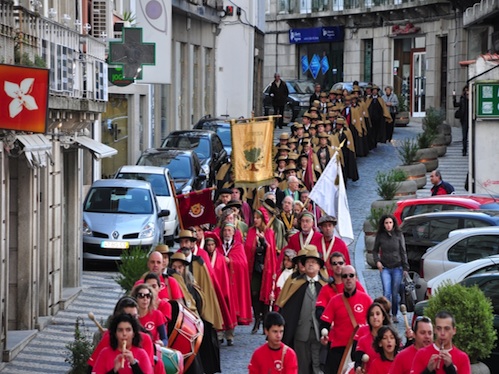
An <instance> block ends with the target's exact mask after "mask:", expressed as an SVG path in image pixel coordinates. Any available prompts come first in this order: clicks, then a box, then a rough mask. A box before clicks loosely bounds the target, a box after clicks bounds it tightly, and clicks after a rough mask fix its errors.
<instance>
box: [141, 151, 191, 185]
mask: <svg viewBox="0 0 499 374" xmlns="http://www.w3.org/2000/svg"><path fill="white" fill-rule="evenodd" d="M137 165H145V166H161V167H167V168H168V170H169V171H170V174H171V176H172V178H173V179H189V178H190V177H191V176H192V167H191V161H190V158H189V156H187V155H177V156H176V157H173V158H172V156H171V155H169V154H161V153H156V154H148V155H144V156H142V157H141V158H140V159H139V162H138V163H137Z"/></svg>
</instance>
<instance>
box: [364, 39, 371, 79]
mask: <svg viewBox="0 0 499 374" xmlns="http://www.w3.org/2000/svg"><path fill="white" fill-rule="evenodd" d="M363 43H364V78H363V80H364V82H372V80H373V40H372V39H364V40H363Z"/></svg>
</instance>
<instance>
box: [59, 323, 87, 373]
mask: <svg viewBox="0 0 499 374" xmlns="http://www.w3.org/2000/svg"><path fill="white" fill-rule="evenodd" d="M66 349H67V350H68V351H69V352H66V358H65V359H64V362H67V363H68V364H70V365H71V370H70V371H69V373H70V374H86V373H87V367H88V366H87V360H88V359H89V358H90V355H91V354H92V352H93V350H94V346H93V344H92V341H91V338H90V333H89V331H88V328H87V327H86V326H85V323H84V322H83V318H81V317H78V318H76V322H75V333H74V341H72V342H70V343H67V344H66Z"/></svg>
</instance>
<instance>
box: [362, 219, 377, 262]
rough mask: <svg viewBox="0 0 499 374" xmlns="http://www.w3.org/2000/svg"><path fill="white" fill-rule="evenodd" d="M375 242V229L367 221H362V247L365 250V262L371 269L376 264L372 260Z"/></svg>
mask: <svg viewBox="0 0 499 374" xmlns="http://www.w3.org/2000/svg"><path fill="white" fill-rule="evenodd" d="M375 240H376V228H375V227H372V225H371V223H370V221H369V220H365V221H364V245H365V250H366V262H367V264H368V265H369V266H370V267H372V268H373V269H375V268H376V264H375V263H374V260H373V248H374V241H375Z"/></svg>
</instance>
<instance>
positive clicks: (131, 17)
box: [123, 10, 136, 23]
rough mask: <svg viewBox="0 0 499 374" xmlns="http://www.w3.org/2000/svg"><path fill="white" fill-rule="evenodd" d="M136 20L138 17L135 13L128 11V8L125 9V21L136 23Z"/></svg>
mask: <svg viewBox="0 0 499 374" xmlns="http://www.w3.org/2000/svg"><path fill="white" fill-rule="evenodd" d="M135 20H136V17H135V14H133V12H131V11H128V10H125V11H124V12H123V21H125V22H130V23H134V22H135Z"/></svg>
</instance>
